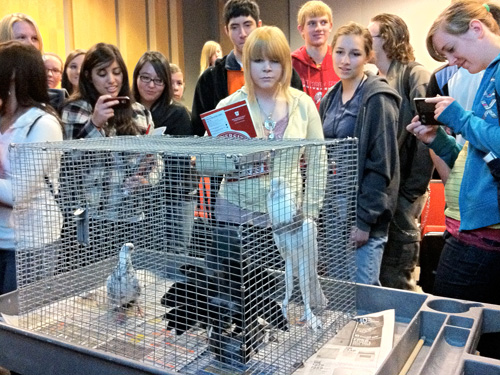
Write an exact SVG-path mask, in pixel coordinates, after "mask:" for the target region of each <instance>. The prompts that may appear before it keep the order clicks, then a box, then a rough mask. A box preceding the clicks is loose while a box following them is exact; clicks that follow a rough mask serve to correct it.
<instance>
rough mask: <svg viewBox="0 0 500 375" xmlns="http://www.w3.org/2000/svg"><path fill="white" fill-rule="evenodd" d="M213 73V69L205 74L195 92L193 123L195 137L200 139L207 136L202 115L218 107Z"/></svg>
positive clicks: (199, 80) (197, 84)
mask: <svg viewBox="0 0 500 375" xmlns="http://www.w3.org/2000/svg"><path fill="white" fill-rule="evenodd" d="M212 71H213V67H212V68H208V69H207V70H205V71H204V72H203V74H202V75H201V76H200V78H199V79H198V82H197V83H196V89H195V91H194V97H193V106H192V118H191V123H192V129H193V133H194V135H198V136H200V137H201V136H203V135H204V134H205V127H204V126H203V122H202V121H201V118H200V115H201V114H202V113H205V112H207V111H211V110H212V109H214V108H215V106H216V105H217V103H216V101H215V87H214V84H213V79H212V75H213V72H212Z"/></svg>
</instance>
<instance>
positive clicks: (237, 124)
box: [200, 100, 257, 138]
mask: <svg viewBox="0 0 500 375" xmlns="http://www.w3.org/2000/svg"><path fill="white" fill-rule="evenodd" d="M200 118H201V120H202V121H203V125H204V126H205V129H206V130H207V133H208V135H209V136H212V137H228V138H255V137H257V132H256V131H255V127H254V125H253V121H252V116H251V115H250V110H249V108H248V103H247V101H246V100H241V101H239V102H236V103H233V104H229V105H227V106H225V107H222V108H217V109H214V110H212V111H208V112H205V113H202V114H201V115H200Z"/></svg>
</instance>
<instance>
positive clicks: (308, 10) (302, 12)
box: [297, 0, 333, 27]
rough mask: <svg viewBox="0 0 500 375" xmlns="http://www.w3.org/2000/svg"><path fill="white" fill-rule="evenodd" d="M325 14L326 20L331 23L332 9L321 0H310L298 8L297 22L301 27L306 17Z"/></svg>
mask: <svg viewBox="0 0 500 375" xmlns="http://www.w3.org/2000/svg"><path fill="white" fill-rule="evenodd" d="M322 16H327V17H328V21H329V22H330V23H333V21H332V9H331V8H330V7H329V6H328V5H326V4H325V3H324V2H322V1H317V0H312V1H308V2H307V3H305V4H304V5H302V6H301V7H300V9H299V13H298V14H297V24H298V25H299V26H301V27H304V25H305V24H306V19H307V18H308V17H309V18H313V17H322Z"/></svg>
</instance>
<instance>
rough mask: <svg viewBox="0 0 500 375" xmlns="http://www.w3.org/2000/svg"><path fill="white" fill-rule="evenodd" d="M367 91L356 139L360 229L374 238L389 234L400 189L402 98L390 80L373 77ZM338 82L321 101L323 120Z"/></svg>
mask: <svg viewBox="0 0 500 375" xmlns="http://www.w3.org/2000/svg"><path fill="white" fill-rule="evenodd" d="M364 85H365V87H364V90H363V98H362V100H361V108H360V111H359V114H358V118H357V120H356V125H355V129H354V136H355V137H356V138H358V140H359V141H358V185H359V189H358V199H357V223H356V225H357V227H358V228H359V229H361V230H363V231H365V232H370V237H381V236H385V235H387V231H388V229H389V223H390V221H391V219H392V215H393V214H394V210H395V209H396V201H397V197H398V187H399V153H398V142H397V126H398V118H399V106H400V105H401V97H400V96H399V95H398V93H397V92H396V90H394V89H393V88H391V87H390V86H389V85H388V84H387V81H386V80H385V79H383V78H380V77H378V76H373V75H369V76H368V78H367V80H366V82H365V84H364ZM341 87H342V83H341V82H339V83H337V84H336V85H335V86H334V87H332V89H331V90H330V91H328V93H327V94H326V95H325V98H324V100H323V101H322V102H321V107H320V110H319V115H320V117H321V121H324V120H325V114H326V113H327V112H328V108H329V107H330V106H331V105H332V101H333V98H334V97H335V93H336V92H337V91H338V90H340V89H341Z"/></svg>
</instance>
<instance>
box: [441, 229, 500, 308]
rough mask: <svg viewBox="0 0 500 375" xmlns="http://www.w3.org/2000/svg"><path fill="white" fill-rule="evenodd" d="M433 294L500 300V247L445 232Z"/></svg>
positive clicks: (481, 299)
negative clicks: (471, 242) (483, 245)
mask: <svg viewBox="0 0 500 375" xmlns="http://www.w3.org/2000/svg"><path fill="white" fill-rule="evenodd" d="M444 239H445V245H444V248H443V251H442V253H441V258H440V259H439V264H438V268H437V271H436V279H435V281H434V289H433V294H435V295H438V296H443V297H450V298H458V299H465V300H470V301H478V302H486V303H493V304H496V305H498V304H499V303H500V293H499V290H500V251H490V250H483V249H481V248H479V247H476V246H470V245H467V244H464V243H463V242H461V241H459V240H457V239H456V238H455V237H453V236H452V235H451V234H449V233H448V232H445V233H444Z"/></svg>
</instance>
